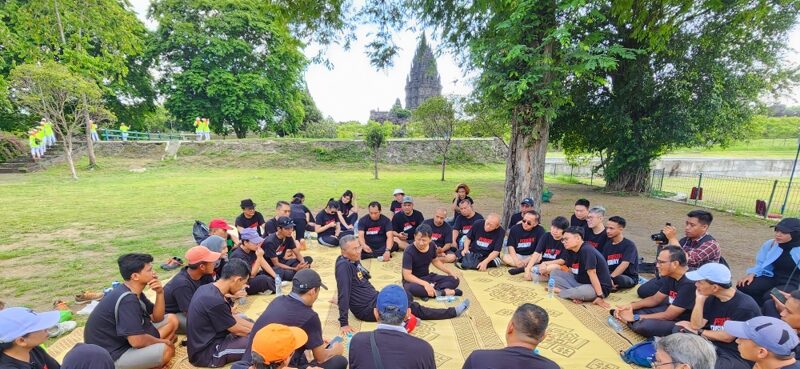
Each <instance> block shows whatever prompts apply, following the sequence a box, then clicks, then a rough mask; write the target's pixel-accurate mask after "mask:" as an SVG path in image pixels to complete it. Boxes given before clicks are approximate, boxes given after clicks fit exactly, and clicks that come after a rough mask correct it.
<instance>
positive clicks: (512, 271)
mask: <svg viewBox="0 0 800 369" xmlns="http://www.w3.org/2000/svg"><path fill="white" fill-rule="evenodd" d="M524 271H525V268H511V269H509V270H508V274H511V275H517V274H520V273H522V272H524Z"/></svg>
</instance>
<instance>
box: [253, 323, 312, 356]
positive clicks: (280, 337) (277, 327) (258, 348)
mask: <svg viewBox="0 0 800 369" xmlns="http://www.w3.org/2000/svg"><path fill="white" fill-rule="evenodd" d="M306 342H308V335H307V334H306V332H304V331H303V330H302V329H300V328H297V327H289V326H286V325H283V324H277V323H272V324H267V326H266V327H264V328H261V329H259V330H258V332H256V335H255V336H253V346H252V350H253V352H255V353H257V354H258V355H260V356H261V357H262V358H264V363H265V364H266V363H271V362H275V361H278V360H286V358H288V357H289V356H290V355H292V353H293V352H295V351H296V350H297V349H299V348H300V347H302V346H303V345H305V344H306Z"/></svg>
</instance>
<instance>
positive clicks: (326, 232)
mask: <svg viewBox="0 0 800 369" xmlns="http://www.w3.org/2000/svg"><path fill="white" fill-rule="evenodd" d="M338 210H339V203H338V202H337V201H334V200H333V199H330V200H328V205H326V206H325V209H322V210H320V211H319V213H317V217H316V218H315V220H314V223H315V225H314V232H317V242H319V244H320V245H322V246H328V247H336V246H339V233H340V232H341V229H339V213H338V212H337V211H338Z"/></svg>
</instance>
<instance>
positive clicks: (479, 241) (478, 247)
mask: <svg viewBox="0 0 800 369" xmlns="http://www.w3.org/2000/svg"><path fill="white" fill-rule="evenodd" d="M462 204H464V202H462ZM505 234H506V231H505V230H504V229H503V227H501V226H500V215H498V214H495V213H492V214H489V216H488V217H486V219H485V220H484V219H481V220H479V221H477V222H475V223H473V225H472V228H471V229H470V231H469V234H467V237H466V239H465V240H464V247H463V248H462V249H461V250H460V252H459V254H460V255H458V256H459V257H458V263H457V264H456V266H457V267H459V268H461V267H462V265H463V260H464V258H465V257H466V256H467V254H469V253H475V254H477V255H478V260H480V261H479V262H478V265H477V267H475V269H477V270H480V271H482V272H485V271H486V269H487V268H497V267H499V266H500V265H502V263H503V262H502V261H501V260H500V251H501V250H502V249H503V238H504V236H505Z"/></svg>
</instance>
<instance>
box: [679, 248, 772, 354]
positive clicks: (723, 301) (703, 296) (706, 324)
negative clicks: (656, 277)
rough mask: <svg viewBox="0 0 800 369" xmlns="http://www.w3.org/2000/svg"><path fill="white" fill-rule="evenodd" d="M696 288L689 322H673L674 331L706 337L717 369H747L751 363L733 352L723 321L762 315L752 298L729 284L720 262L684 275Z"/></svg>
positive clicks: (728, 278)
mask: <svg viewBox="0 0 800 369" xmlns="http://www.w3.org/2000/svg"><path fill="white" fill-rule="evenodd" d="M686 278H688V279H689V280H692V281H694V285H695V287H697V296H696V297H695V302H694V308H693V309H692V315H691V320H689V321H680V322H677V323H675V329H676V330H679V331H681V332H685V333H694V334H697V335H699V336H702V337H705V338H706V339H708V340H709V341H711V343H713V344H714V346H715V349H716V352H717V363H716V366H715V368H717V369H750V368H752V367H753V363H752V362H749V361H746V360H744V359H742V357H741V356H739V352H738V351H737V350H736V343H735V342H733V341H734V340H735V339H736V337H733V336H731V335H730V334H728V333H726V332H725V331H724V330H723V329H722V327H723V325H724V324H725V322H727V321H729V320H733V321H745V320H748V319H751V318H753V317H757V316H760V315H761V309H760V308H759V306H758V304H757V303H756V302H755V300H753V298H752V297H750V296H748V295H746V294H744V293H743V292H741V291H737V290H736V288H735V287H734V286H733V284H732V282H731V271H730V269H728V267H726V266H725V265H722V264H719V263H708V264H704V265H703V266H701V267H700V268H698V269H697V270H695V271H691V272H689V273H686Z"/></svg>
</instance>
